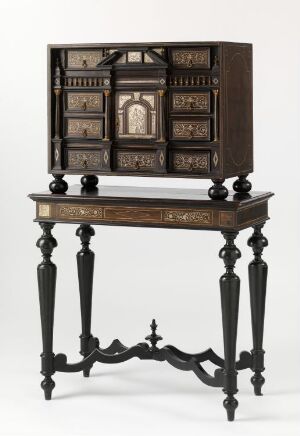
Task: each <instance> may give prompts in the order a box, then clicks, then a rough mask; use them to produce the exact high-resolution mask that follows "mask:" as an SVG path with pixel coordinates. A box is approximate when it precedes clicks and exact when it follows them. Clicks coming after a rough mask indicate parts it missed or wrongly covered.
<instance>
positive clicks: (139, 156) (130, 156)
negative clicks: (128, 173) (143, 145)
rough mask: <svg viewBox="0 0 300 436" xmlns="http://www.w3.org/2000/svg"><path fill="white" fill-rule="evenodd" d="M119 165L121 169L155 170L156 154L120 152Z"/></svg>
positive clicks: (118, 156)
mask: <svg viewBox="0 0 300 436" xmlns="http://www.w3.org/2000/svg"><path fill="white" fill-rule="evenodd" d="M117 164H118V167H119V168H134V169H136V170H138V169H140V168H153V167H154V166H155V152H153V153H135V152H119V153H118V155H117Z"/></svg>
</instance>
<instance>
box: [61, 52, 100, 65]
mask: <svg viewBox="0 0 300 436" xmlns="http://www.w3.org/2000/svg"><path fill="white" fill-rule="evenodd" d="M101 60H102V51H99V50H90V51H88V50H76V51H73V50H69V51H68V67H70V68H94V67H96V65H97V64H98V63H99V62H100V61H101Z"/></svg>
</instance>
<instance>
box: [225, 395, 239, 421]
mask: <svg viewBox="0 0 300 436" xmlns="http://www.w3.org/2000/svg"><path fill="white" fill-rule="evenodd" d="M238 405H239V403H238V401H237V399H235V398H234V396H233V395H232V394H230V395H227V397H226V398H225V400H224V401H223V406H224V407H225V409H226V412H227V420H228V421H234V415H235V409H237V407H238Z"/></svg>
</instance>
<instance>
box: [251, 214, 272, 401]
mask: <svg viewBox="0 0 300 436" xmlns="http://www.w3.org/2000/svg"><path fill="white" fill-rule="evenodd" d="M263 226H264V223H263V224H258V225H256V226H254V227H253V228H254V232H253V234H252V236H251V237H250V238H249V239H248V245H249V247H251V248H252V250H253V253H254V259H253V260H252V262H250V264H249V287H250V303H251V321H252V337H253V350H252V351H251V353H252V356H253V361H252V368H251V369H252V371H253V372H254V375H253V376H252V378H251V383H252V384H253V386H254V393H255V395H262V393H261V388H262V385H263V384H264V382H265V379H264V377H263V376H262V375H261V373H262V371H264V369H265V368H264V353H265V352H264V350H263V334H264V318H265V301H266V290H267V275H268V265H267V264H266V262H264V261H263V260H262V258H261V255H262V252H263V249H264V247H267V245H268V240H267V238H265V237H264V236H263V234H262V232H261V229H262V227H263Z"/></svg>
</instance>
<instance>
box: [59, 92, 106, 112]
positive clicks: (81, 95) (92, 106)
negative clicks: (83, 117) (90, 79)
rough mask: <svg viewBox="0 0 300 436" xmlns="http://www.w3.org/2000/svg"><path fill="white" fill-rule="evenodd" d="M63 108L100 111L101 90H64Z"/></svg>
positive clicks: (75, 110) (101, 101)
mask: <svg viewBox="0 0 300 436" xmlns="http://www.w3.org/2000/svg"><path fill="white" fill-rule="evenodd" d="M64 100H65V110H66V111H68V112H102V111H103V94H102V92H65V94H64Z"/></svg>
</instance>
